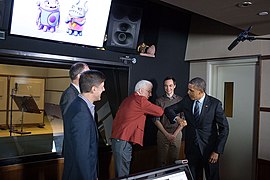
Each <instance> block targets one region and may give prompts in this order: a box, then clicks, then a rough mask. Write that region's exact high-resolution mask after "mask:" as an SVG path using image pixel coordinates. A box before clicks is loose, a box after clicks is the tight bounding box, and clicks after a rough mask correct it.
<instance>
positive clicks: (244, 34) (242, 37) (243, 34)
mask: <svg viewBox="0 0 270 180" xmlns="http://www.w3.org/2000/svg"><path fill="white" fill-rule="evenodd" d="M251 27H252V26H249V28H248V29H247V30H245V31H243V32H241V33H240V34H239V35H238V37H237V38H236V39H235V40H234V41H233V42H232V43H231V44H230V46H229V47H228V50H229V51H231V50H232V49H233V48H235V46H237V44H238V43H239V42H240V41H242V42H243V41H245V40H247V39H248V40H250V36H249V35H248V33H249V31H250V29H251Z"/></svg>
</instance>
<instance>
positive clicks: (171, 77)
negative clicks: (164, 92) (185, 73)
mask: <svg viewBox="0 0 270 180" xmlns="http://www.w3.org/2000/svg"><path fill="white" fill-rule="evenodd" d="M170 79H171V80H172V81H173V84H174V85H176V80H175V78H174V77H173V76H167V77H165V79H164V80H163V84H164V83H165V81H167V80H170Z"/></svg>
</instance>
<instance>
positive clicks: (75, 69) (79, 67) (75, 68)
mask: <svg viewBox="0 0 270 180" xmlns="http://www.w3.org/2000/svg"><path fill="white" fill-rule="evenodd" d="M85 67H88V65H87V64H85V63H83V62H77V63H75V64H73V65H72V66H71V67H70V69H69V77H70V79H71V80H74V79H76V77H77V75H78V74H81V73H82V72H83V70H84V68H85Z"/></svg>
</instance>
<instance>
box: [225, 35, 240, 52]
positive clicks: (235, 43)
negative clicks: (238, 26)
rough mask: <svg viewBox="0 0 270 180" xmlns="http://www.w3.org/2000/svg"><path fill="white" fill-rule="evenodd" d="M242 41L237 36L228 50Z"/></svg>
mask: <svg viewBox="0 0 270 180" xmlns="http://www.w3.org/2000/svg"><path fill="white" fill-rule="evenodd" d="M239 42H240V40H239V38H236V39H235V40H234V41H233V42H232V43H231V44H230V46H229V47H228V50H229V51H231V50H232V49H233V48H234V47H235V46H237V44H238V43H239Z"/></svg>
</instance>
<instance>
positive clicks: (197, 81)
mask: <svg viewBox="0 0 270 180" xmlns="http://www.w3.org/2000/svg"><path fill="white" fill-rule="evenodd" d="M189 84H192V85H194V86H195V87H196V88H197V89H199V90H201V91H203V92H205V89H206V83H205V81H204V80H203V79H202V78H200V77H195V78H193V79H191V80H190V81H189Z"/></svg>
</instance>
